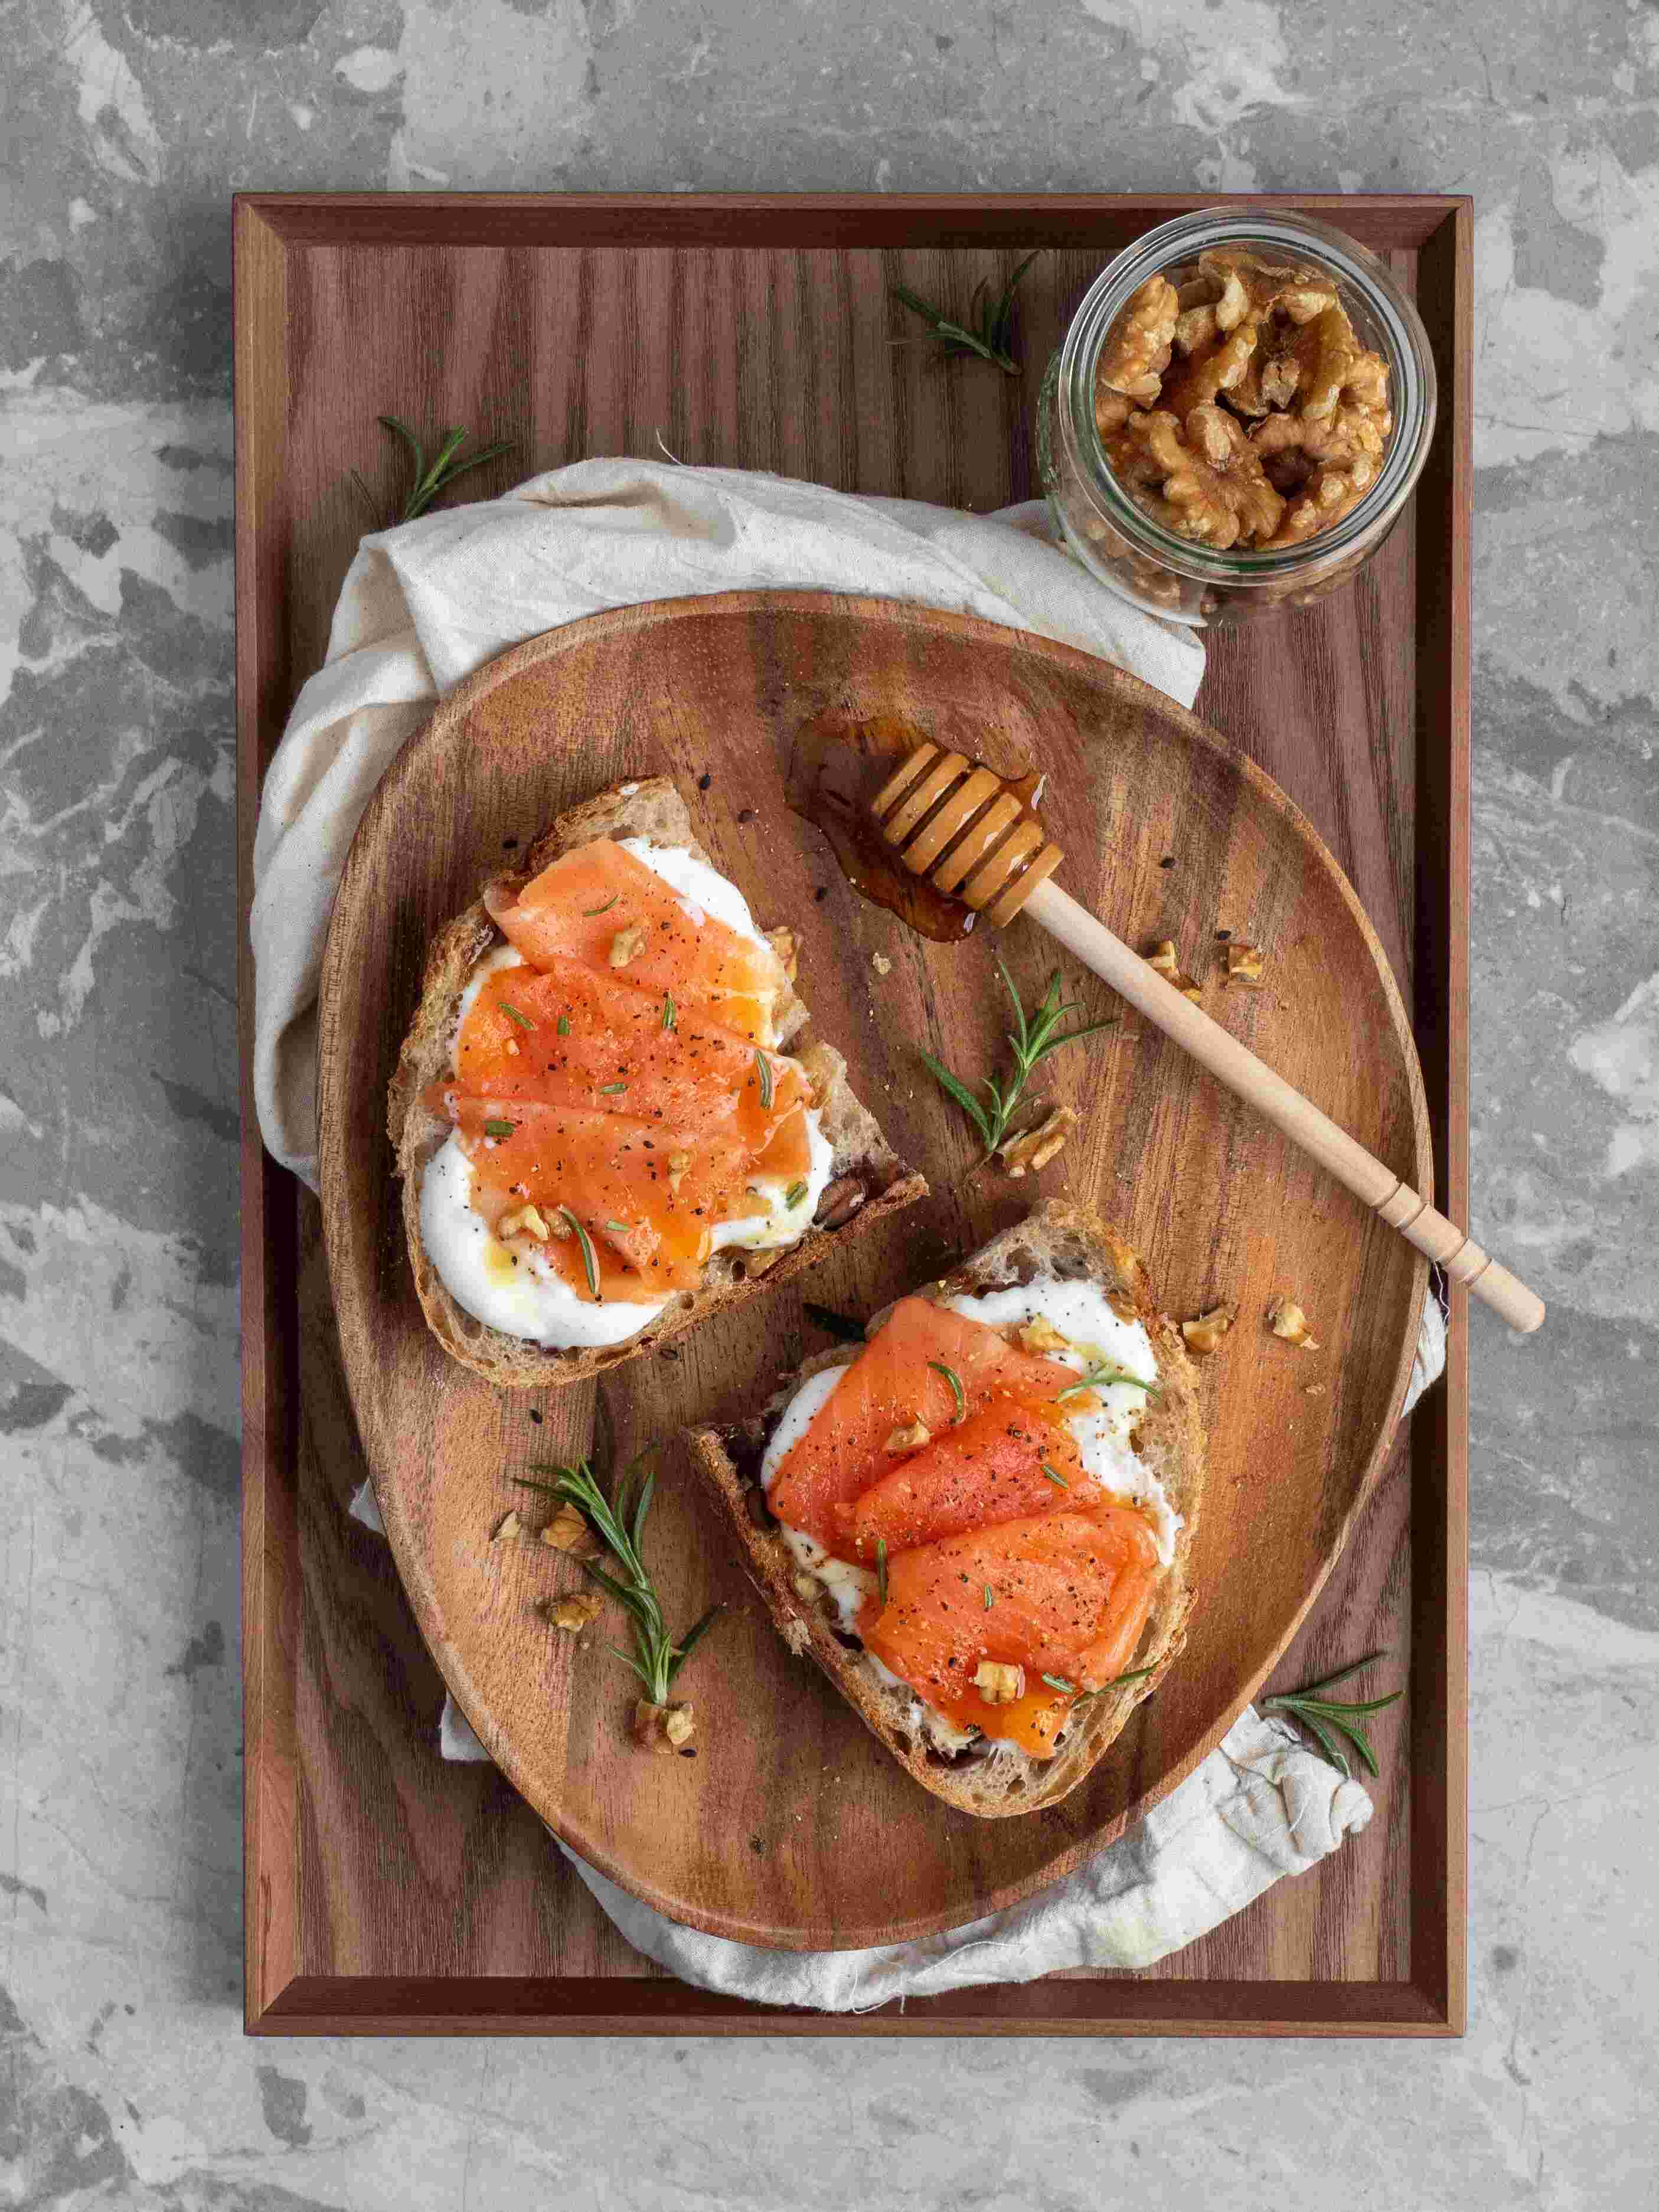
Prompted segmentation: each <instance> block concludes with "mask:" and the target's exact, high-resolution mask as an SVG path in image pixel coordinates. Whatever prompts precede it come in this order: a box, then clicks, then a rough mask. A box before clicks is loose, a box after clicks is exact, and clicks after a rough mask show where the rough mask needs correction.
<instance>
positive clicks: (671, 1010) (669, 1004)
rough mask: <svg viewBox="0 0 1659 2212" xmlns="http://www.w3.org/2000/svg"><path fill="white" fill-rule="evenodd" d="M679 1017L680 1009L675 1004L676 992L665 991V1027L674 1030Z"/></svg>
mask: <svg viewBox="0 0 1659 2212" xmlns="http://www.w3.org/2000/svg"><path fill="white" fill-rule="evenodd" d="M678 1018H679V1015H678V1008H677V1007H676V1006H675V1004H674V994H673V993H672V992H671V991H665V992H664V993H663V994H662V1025H663V1027H664V1028H665V1030H671V1029H672V1028H673V1027H674V1025H675V1024H676V1022H677V1021H678Z"/></svg>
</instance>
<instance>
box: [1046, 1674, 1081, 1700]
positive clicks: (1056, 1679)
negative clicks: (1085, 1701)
mask: <svg viewBox="0 0 1659 2212" xmlns="http://www.w3.org/2000/svg"><path fill="white" fill-rule="evenodd" d="M1042 1680H1043V1681H1045V1682H1046V1683H1047V1684H1048V1687H1049V1688H1050V1689H1051V1690H1061V1691H1063V1692H1065V1694H1066V1696H1067V1697H1068V1698H1074V1697H1076V1695H1077V1684H1076V1683H1075V1682H1068V1681H1067V1680H1066V1677H1065V1676H1064V1675H1063V1674H1044V1675H1043V1676H1042Z"/></svg>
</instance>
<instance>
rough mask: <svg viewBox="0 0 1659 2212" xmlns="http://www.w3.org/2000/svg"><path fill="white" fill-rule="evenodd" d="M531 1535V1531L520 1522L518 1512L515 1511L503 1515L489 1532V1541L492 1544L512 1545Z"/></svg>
mask: <svg viewBox="0 0 1659 2212" xmlns="http://www.w3.org/2000/svg"><path fill="white" fill-rule="evenodd" d="M529 1534H530V1531H529V1529H528V1528H526V1527H525V1525H524V1522H522V1521H520V1518H519V1516H518V1513H517V1511H516V1510H513V1511H510V1512H507V1513H503V1514H502V1516H501V1519H500V1520H499V1521H498V1522H496V1523H495V1527H494V1528H492V1529H491V1530H490V1532H489V1541H490V1542H491V1543H492V1544H511V1543H513V1542H514V1541H516V1540H517V1539H518V1538H519V1537H520V1536H527V1535H529Z"/></svg>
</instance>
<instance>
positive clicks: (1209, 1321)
mask: <svg viewBox="0 0 1659 2212" xmlns="http://www.w3.org/2000/svg"><path fill="white" fill-rule="evenodd" d="M1237 1310H1238V1309H1237V1306H1232V1305H1220V1306H1212V1307H1211V1309H1210V1310H1209V1312H1208V1313H1206V1314H1200V1316H1199V1317H1198V1319H1197V1320H1196V1321H1183V1322H1182V1324H1181V1334H1182V1336H1183V1337H1185V1339H1186V1340H1187V1349H1188V1352H1196V1353H1197V1354H1198V1355H1199V1357H1200V1358H1203V1356H1204V1355H1205V1354H1206V1352H1218V1351H1219V1350H1220V1348H1221V1340H1222V1338H1223V1337H1224V1336H1225V1334H1227V1331H1228V1330H1229V1329H1230V1328H1231V1327H1232V1325H1233V1316H1234V1315H1235V1314H1236V1313H1237Z"/></svg>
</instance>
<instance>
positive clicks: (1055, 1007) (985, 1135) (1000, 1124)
mask: <svg viewBox="0 0 1659 2212" xmlns="http://www.w3.org/2000/svg"><path fill="white" fill-rule="evenodd" d="M997 969H998V972H999V974H1000V975H1001V977H1002V981H1003V983H1004V985H1005V987H1006V989H1007V993H1008V996H1009V998H1010V999H1011V1000H1012V1001H1013V1007H1014V1026H1013V1028H1012V1030H1009V1031H1008V1032H1007V1038H1008V1043H1009V1045H1010V1047H1011V1048H1012V1052H1013V1055H1014V1066H1013V1071H1012V1073H1011V1074H1009V1075H1007V1076H1006V1077H1004V1078H1003V1079H1002V1080H1001V1081H1000V1082H999V1081H998V1079H997V1078H996V1077H995V1076H994V1075H986V1076H981V1079H980V1081H981V1086H982V1087H983V1089H984V1090H986V1091H987V1092H988V1093H989V1094H990V1101H991V1103H990V1104H989V1105H988V1106H987V1105H986V1104H985V1103H984V1102H983V1101H982V1100H981V1099H979V1098H976V1097H975V1096H974V1094H973V1092H972V1091H970V1090H969V1088H968V1085H966V1084H965V1083H964V1082H963V1080H962V1079H961V1077H960V1076H957V1075H953V1074H952V1073H951V1071H950V1069H949V1068H948V1067H946V1066H945V1064H944V1063H943V1061H941V1060H935V1059H934V1057H933V1054H932V1053H931V1052H924V1053H923V1054H922V1055H921V1056H922V1059H923V1060H925V1061H926V1062H927V1066H928V1067H929V1068H930V1069H931V1070H932V1072H933V1079H934V1081H935V1082H936V1083H938V1085H939V1087H940V1089H941V1090H943V1091H948V1092H949V1094H950V1096H951V1097H952V1098H954V1099H955V1100H956V1102H957V1105H958V1106H960V1107H961V1109H962V1110H963V1113H964V1114H965V1115H967V1116H968V1119H969V1121H971V1122H972V1123H973V1125H974V1127H975V1129H977V1130H978V1132H979V1133H980V1137H981V1140H982V1142H983V1144H984V1146H985V1158H987V1160H988V1159H989V1158H991V1156H992V1154H993V1153H994V1152H995V1151H996V1148H997V1146H999V1145H1000V1143H1001V1142H1002V1140H1003V1138H1004V1137H1005V1136H1006V1134H1007V1131H1008V1123H1009V1121H1010V1119H1011V1118H1012V1115H1013V1111H1014V1109H1015V1107H1016V1106H1018V1103H1019V1102H1020V1099H1021V1097H1022V1096H1023V1095H1024V1090H1025V1085H1026V1084H1027V1083H1028V1082H1029V1081H1030V1077H1031V1072H1032V1070H1033V1069H1034V1068H1035V1067H1036V1066H1037V1064H1038V1062H1039V1061H1040V1060H1046V1059H1047V1058H1048V1054H1050V1053H1051V1052H1058V1051H1060V1048H1061V1047H1062V1046H1065V1045H1068V1044H1077V1043H1079V1042H1081V1041H1082V1039H1083V1038H1085V1037H1086V1036H1093V1035H1094V1034H1095V1032H1096V1030H1109V1029H1111V1028H1113V1027H1114V1026H1115V1018H1111V1019H1108V1020H1106V1021H1102V1022H1079V1023H1078V1024H1076V1026H1075V1027H1074V1028H1072V1029H1069V1030H1062V1029H1061V1028H1060V1024H1061V1023H1062V1022H1063V1021H1064V1020H1065V1018H1066V1015H1067V1014H1075V1013H1080V1012H1082V1011H1083V1007H1082V1002H1081V1001H1080V1000H1076V999H1067V1000H1061V998H1060V970H1059V969H1058V968H1056V969H1055V970H1054V974H1053V975H1051V976H1050V977H1049V978H1048V989H1047V990H1046V991H1045V992H1044V993H1043V994H1042V998H1041V999H1040V1000H1038V1001H1037V1004H1036V1006H1035V1007H1034V1008H1033V1009H1032V1011H1031V1012H1030V1013H1029V1014H1028V1013H1027V1012H1026V1011H1025V1009H1024V1006H1021V1004H1020V1002H1019V992H1018V988H1017V987H1016V986H1015V983H1014V979H1013V977H1012V975H1010V974H1009V973H1008V968H1007V963H1006V961H1005V960H1004V959H1003V957H1002V956H1001V954H1000V953H999V954H998V955H997ZM1126 1379H1127V1378H1126Z"/></svg>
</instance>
